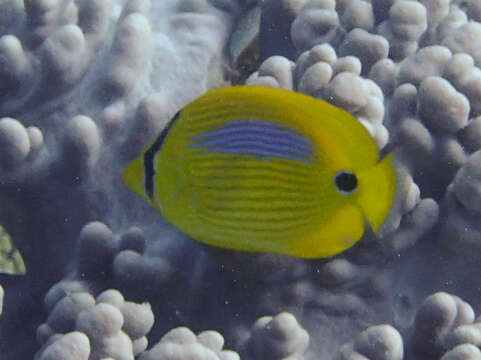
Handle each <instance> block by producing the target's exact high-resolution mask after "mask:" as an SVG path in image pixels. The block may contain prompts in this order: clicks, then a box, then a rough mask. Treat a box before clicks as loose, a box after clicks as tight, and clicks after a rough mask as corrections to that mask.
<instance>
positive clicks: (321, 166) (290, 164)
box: [124, 86, 396, 258]
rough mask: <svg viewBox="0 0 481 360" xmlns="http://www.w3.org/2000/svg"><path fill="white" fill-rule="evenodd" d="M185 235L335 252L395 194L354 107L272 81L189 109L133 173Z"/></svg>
mask: <svg viewBox="0 0 481 360" xmlns="http://www.w3.org/2000/svg"><path fill="white" fill-rule="evenodd" d="M124 181H125V183H126V184H127V185H128V186H129V187H130V188H132V189H133V190H135V191H136V192H137V193H138V194H140V195H141V196H142V197H143V198H144V199H146V200H147V201H148V202H150V203H151V204H152V205H153V206H154V207H156V208H157V209H158V210H159V211H160V212H161V213H162V215H163V216H164V217H165V218H166V219H167V220H168V221H170V222H171V223H172V224H173V225H175V226H176V227H178V228H179V229H180V230H181V231H183V232H184V233H186V234H187V235H189V236H190V237H192V238H193V239H196V240H198V241H200V242H203V243H207V244H209V245H213V246H218V247H222V248H226V249H234V250H241V251H254V252H270V253H279V254H287V255H291V256H297V257H304V258H319V257H328V256H332V255H335V254H338V253H340V252H342V251H343V250H345V249H347V248H349V247H351V246H352V245H354V244H355V243H356V242H357V241H359V240H360V239H361V237H362V236H363V234H364V232H365V231H366V228H367V227H368V226H370V227H371V228H372V229H373V230H374V231H375V232H377V231H378V230H379V228H380V227H381V225H382V224H383V222H384V221H385V219H386V217H387V215H388V213H389V211H390V208H391V206H392V204H393V201H394V197H395V193H396V173H395V169H394V166H393V161H392V155H391V154H390V155H388V156H386V157H384V158H383V159H380V155H379V149H378V147H377V145H376V143H375V142H374V139H373V138H372V137H371V135H370V134H369V132H368V131H367V130H366V128H365V127H364V126H363V125H362V124H361V123H360V122H359V121H358V120H357V119H356V118H355V117H354V116H353V115H351V114H350V113H349V112H347V111H345V110H343V109H341V108H338V107H336V106H333V105H331V104H328V103H326V102H324V101H321V100H318V99H315V98H313V97H310V96H307V95H303V94H299V93H296V92H292V91H288V90H282V89H274V88H268V87H261V86H233V87H226V88H221V89H216V90H211V91H209V92H207V93H206V94H204V95H202V96H201V97H199V98H198V99H196V100H195V101H193V102H192V103H190V104H188V105H187V106H185V107H184V108H183V109H181V110H180V111H179V112H178V113H177V114H176V115H175V116H174V118H173V119H172V120H171V122H170V123H169V124H168V125H167V126H166V127H165V128H164V130H163V131H162V132H161V134H160V135H159V136H158V137H157V138H156V139H155V140H154V141H153V142H152V143H151V144H150V145H149V146H147V147H146V148H145V150H144V151H143V153H142V154H141V155H140V157H138V158H137V159H136V160H134V161H133V162H132V163H131V164H130V165H129V166H128V167H127V168H126V170H125V173H124Z"/></svg>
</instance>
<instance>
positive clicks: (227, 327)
mask: <svg viewBox="0 0 481 360" xmlns="http://www.w3.org/2000/svg"><path fill="white" fill-rule="evenodd" d="M230 84H247V85H263V86H270V87H279V88H283V89H287V90H293V91H298V92H301V93H304V94H308V95H311V96H314V97H316V98H319V99H323V100H325V101H327V102H329V103H331V104H334V105H336V106H338V107H341V108H344V109H346V110H348V111H349V112H351V113H352V114H353V115H354V116H355V117H356V118H357V119H358V120H359V121H360V122H361V123H362V124H363V125H364V126H365V127H366V128H367V129H368V130H369V132H370V133H371V135H372V136H373V138H374V139H375V141H376V143H377V144H378V146H379V147H380V148H381V149H383V150H385V151H386V152H389V151H391V150H393V149H395V150H394V151H395V160H394V161H395V166H396V171H397V173H398V179H397V181H398V184H397V195H396V199H395V202H394V205H393V206H392V209H391V212H390V214H389V216H388V219H387V221H386V222H385V223H384V225H383V227H382V228H381V230H380V234H379V236H374V235H372V234H366V235H365V236H364V237H363V239H362V240H361V241H360V242H359V243H357V244H356V245H355V246H354V247H352V248H351V249H349V250H347V251H345V252H343V253H341V254H339V255H337V256H334V257H331V258H327V259H318V260H305V259H299V258H295V257H289V256H282V255H272V254H255V253H244V252H237V251H229V250H223V249H220V248H214V247H211V246H207V245H203V244H201V243H199V242H196V241H193V240H192V239H189V238H188V237H187V236H185V235H183V234H182V233H181V232H180V231H179V230H178V229H176V228H175V227H173V226H172V225H170V224H168V223H167V222H166V221H165V220H163V219H162V217H161V216H160V215H159V214H158V212H157V211H155V209H154V208H152V207H151V206H150V205H149V204H147V203H145V202H144V201H142V200H141V199H140V198H139V197H137V196H136V195H135V194H134V193H133V192H132V191H130V190H129V189H128V188H127V187H126V186H125V185H124V184H123V183H122V173H123V170H124V168H125V167H126V166H127V164H128V163H130V162H131V161H132V160H133V159H135V158H136V157H137V156H139V154H140V153H141V151H142V149H143V148H144V147H145V146H146V145H148V144H149V142H150V141H151V140H152V139H153V138H154V137H155V135H156V134H158V133H159V132H160V131H161V130H162V129H163V128H164V127H165V125H166V124H167V123H168V121H169V120H170V119H171V118H172V117H173V116H174V114H176V113H177V111H178V110H179V109H181V108H182V107H184V106H185V105H186V104H188V103H190V102H191V101H193V100H194V99H196V98H198V97H199V96H200V95H202V94H204V93H205V92H206V91H208V90H210V89H214V88H219V87H223V86H228V85H230ZM480 149H481V1H479V0H459V1H457V0H451V1H450V0H419V1H414V0H372V1H367V0H337V1H334V0H264V1H261V0H150V1H149V0H127V1H119V0H0V200H1V201H0V224H2V226H3V228H4V229H5V231H6V233H7V234H8V235H6V234H4V233H3V231H2V233H1V234H0V236H1V238H2V240H1V242H2V247H3V249H4V250H2V251H1V252H0V253H1V254H2V256H3V257H4V260H2V262H1V263H2V264H4V263H5V262H6V263H8V264H6V265H2V270H4V271H8V273H4V274H1V275H0V284H1V285H2V286H1V288H0V289H1V291H0V299H1V300H2V301H1V303H3V306H2V307H1V315H0V358H1V359H2V360H4V359H7V360H10V359H22V360H23V359H37V360H47V359H49V360H54V359H65V360H80V359H85V360H87V359H90V360H92V359H99V360H100V359H104V360H106V359H116V360H124V359H125V360H128V359H141V360H154V359H156V360H157V359H161V360H164V359H165V360H167V359H168V360H177V359H179V360H180V359H182V360H186V359H189V360H207V359H209V360H236V359H240V358H242V359H253V360H257V359H272V360H274V359H290V360H294V359H306V360H310V359H350V360H358V359H372V360H378V359H379V360H380V359H386V360H391V359H409V360H410V359H415V360H416V359H426V360H430V359H442V360H448V359H449V360H453V359H457V360H459V359H465V360H467V359H481V351H480V349H479V346H481V318H479V319H478V318H477V315H478V314H479V313H480V312H481V308H480V306H481V278H480V274H481V261H480V259H481V151H479V150H480ZM373 201H375V199H374V200H373ZM10 240H11V242H12V243H13V245H14V247H15V248H16V249H18V251H19V254H20V255H21V257H22V259H23V262H24V264H25V267H23V265H22V264H21V262H22V260H20V259H19V256H18V255H17V253H16V252H15V251H14V250H13V248H12V247H11V244H10V242H9V241H10ZM4 243H5V245H3V244H4ZM12 259H13V260H12ZM22 272H25V274H22ZM227 349H228V350H227Z"/></svg>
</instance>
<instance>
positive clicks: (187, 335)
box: [139, 327, 239, 360]
mask: <svg viewBox="0 0 481 360" xmlns="http://www.w3.org/2000/svg"><path fill="white" fill-rule="evenodd" d="M223 346H224V338H223V337H222V335H221V334H219V333H218V332H216V331H212V330H211V331H203V332H201V333H200V334H198V335H197V336H196V335H195V334H194V333H193V332H192V331H190V330H189V329H188V328H186V327H178V328H175V329H172V330H170V331H169V332H168V333H167V334H165V335H164V336H163V337H162V338H161V339H160V341H159V342H158V343H157V344H155V345H154V346H153V347H152V349H150V350H149V351H146V352H145V353H143V354H142V355H141V356H140V358H139V359H141V360H154V359H164V358H169V359H172V360H176V359H179V360H180V359H187V358H188V359H196V360H197V359H199V360H201V359H211V360H238V359H239V355H237V354H236V353H235V352H233V351H230V350H222V347H223Z"/></svg>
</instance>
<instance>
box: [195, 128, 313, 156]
mask: <svg viewBox="0 0 481 360" xmlns="http://www.w3.org/2000/svg"><path fill="white" fill-rule="evenodd" d="M190 140H191V141H195V143H193V144H192V145H190V147H192V148H200V147H202V148H207V149H206V150H204V151H203V152H204V153H223V154H249V155H258V156H261V157H277V158H284V159H290V160H298V161H303V162H312V161H314V160H315V156H314V150H313V148H312V142H311V141H310V140H309V139H307V138H305V137H304V136H302V135H301V134H299V133H298V132H296V131H295V130H292V129H289V128H288V127H285V126H282V125H280V124H275V123H272V122H269V121H262V120H254V119H239V120H233V121H229V122H227V123H225V125H224V126H223V127H222V128H220V129H216V130H213V131H209V132H206V133H203V134H200V135H196V136H193V137H191V138H190Z"/></svg>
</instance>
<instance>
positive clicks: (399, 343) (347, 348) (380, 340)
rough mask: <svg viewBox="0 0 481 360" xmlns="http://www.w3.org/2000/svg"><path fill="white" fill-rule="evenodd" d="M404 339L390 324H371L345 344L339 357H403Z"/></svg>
mask: <svg viewBox="0 0 481 360" xmlns="http://www.w3.org/2000/svg"><path fill="white" fill-rule="evenodd" d="M403 355H404V354H403V340H402V338H401V335H400V334H399V333H398V332H397V330H396V329H394V328H393V327H392V326H390V325H377V326H371V327H369V328H367V329H366V330H364V331H363V332H361V333H360V334H359V335H358V336H357V337H356V338H355V339H354V340H353V341H352V342H349V343H347V344H345V345H343V346H342V347H341V349H340V351H339V354H338V356H337V359H339V360H350V359H372V360H374V359H379V360H381V359H389V360H396V359H398V360H401V359H403Z"/></svg>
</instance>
